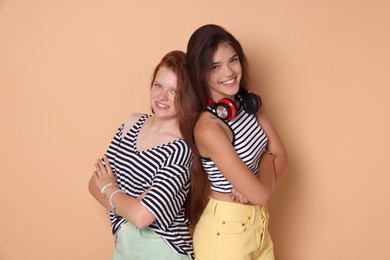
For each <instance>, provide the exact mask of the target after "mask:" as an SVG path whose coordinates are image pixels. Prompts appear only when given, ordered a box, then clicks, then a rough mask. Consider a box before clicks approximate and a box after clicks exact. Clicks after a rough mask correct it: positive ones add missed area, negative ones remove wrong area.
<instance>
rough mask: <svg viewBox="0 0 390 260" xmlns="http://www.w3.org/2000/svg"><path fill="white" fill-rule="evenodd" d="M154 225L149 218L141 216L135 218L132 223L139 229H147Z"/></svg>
mask: <svg viewBox="0 0 390 260" xmlns="http://www.w3.org/2000/svg"><path fill="white" fill-rule="evenodd" d="M152 223H153V221H150V220H149V219H148V218H146V217H141V216H139V217H137V218H134V219H133V221H132V224H133V225H134V226H136V227H137V228H145V227H148V226H149V225H150V224H152Z"/></svg>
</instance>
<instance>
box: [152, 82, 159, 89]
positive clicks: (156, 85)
mask: <svg viewBox="0 0 390 260" xmlns="http://www.w3.org/2000/svg"><path fill="white" fill-rule="evenodd" d="M153 87H155V88H161V84H160V83H158V82H154V84H153Z"/></svg>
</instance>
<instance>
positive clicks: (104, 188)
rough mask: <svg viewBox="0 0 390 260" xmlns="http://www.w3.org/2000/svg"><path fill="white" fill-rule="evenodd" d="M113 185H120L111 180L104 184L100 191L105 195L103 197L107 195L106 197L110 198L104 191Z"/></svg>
mask: <svg viewBox="0 0 390 260" xmlns="http://www.w3.org/2000/svg"><path fill="white" fill-rule="evenodd" d="M112 185H117V186H118V183H113V182H110V183H109V184H106V185H104V186H103V188H102V190H101V191H100V193H101V194H102V195H103V197H105V198H106V199H108V197H107V196H106V194H104V191H105V190H106V189H107V188H108V187H110V186H112Z"/></svg>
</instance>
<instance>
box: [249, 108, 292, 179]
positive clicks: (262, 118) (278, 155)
mask: <svg viewBox="0 0 390 260" xmlns="http://www.w3.org/2000/svg"><path fill="white" fill-rule="evenodd" d="M256 118H257V121H258V122H259V124H260V126H261V127H262V128H263V130H264V132H265V133H266V134H267V137H268V145H267V150H268V151H269V152H270V153H271V154H267V153H266V154H263V155H262V157H261V160H260V166H259V167H260V169H259V172H261V174H260V176H261V175H262V174H263V173H264V172H267V171H268V170H269V169H270V168H271V167H270V165H269V164H270V161H271V160H270V159H269V158H268V159H266V160H265V158H266V157H271V158H272V157H273V158H274V160H273V169H274V174H275V180H276V181H278V180H279V179H280V177H281V176H282V174H283V172H284V170H285V168H286V167H287V163H288V159H287V152H286V149H285V148H284V145H283V142H282V140H281V138H280V137H279V135H278V133H277V132H276V129H275V128H274V127H273V125H272V123H271V120H270V119H269V117H268V116H267V114H266V112H265V111H264V108H262V109H261V110H260V111H259V112H257V114H256ZM267 165H268V166H267ZM263 168H266V169H263ZM267 169H268V170H267Z"/></svg>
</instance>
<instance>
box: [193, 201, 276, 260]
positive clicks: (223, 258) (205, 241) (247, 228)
mask: <svg viewBox="0 0 390 260" xmlns="http://www.w3.org/2000/svg"><path fill="white" fill-rule="evenodd" d="M268 219H269V215H268V211H267V207H265V206H251V205H246V204H238V203H233V202H225V201H219V200H215V199H213V198H210V201H209V202H208V204H207V206H206V208H205V210H204V211H203V213H202V216H201V218H200V219H199V222H198V223H197V225H196V227H195V231H194V250H195V259H196V260H253V259H256V260H274V259H275V257H274V253H273V243H272V240H271V237H270V234H269V232H268Z"/></svg>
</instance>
